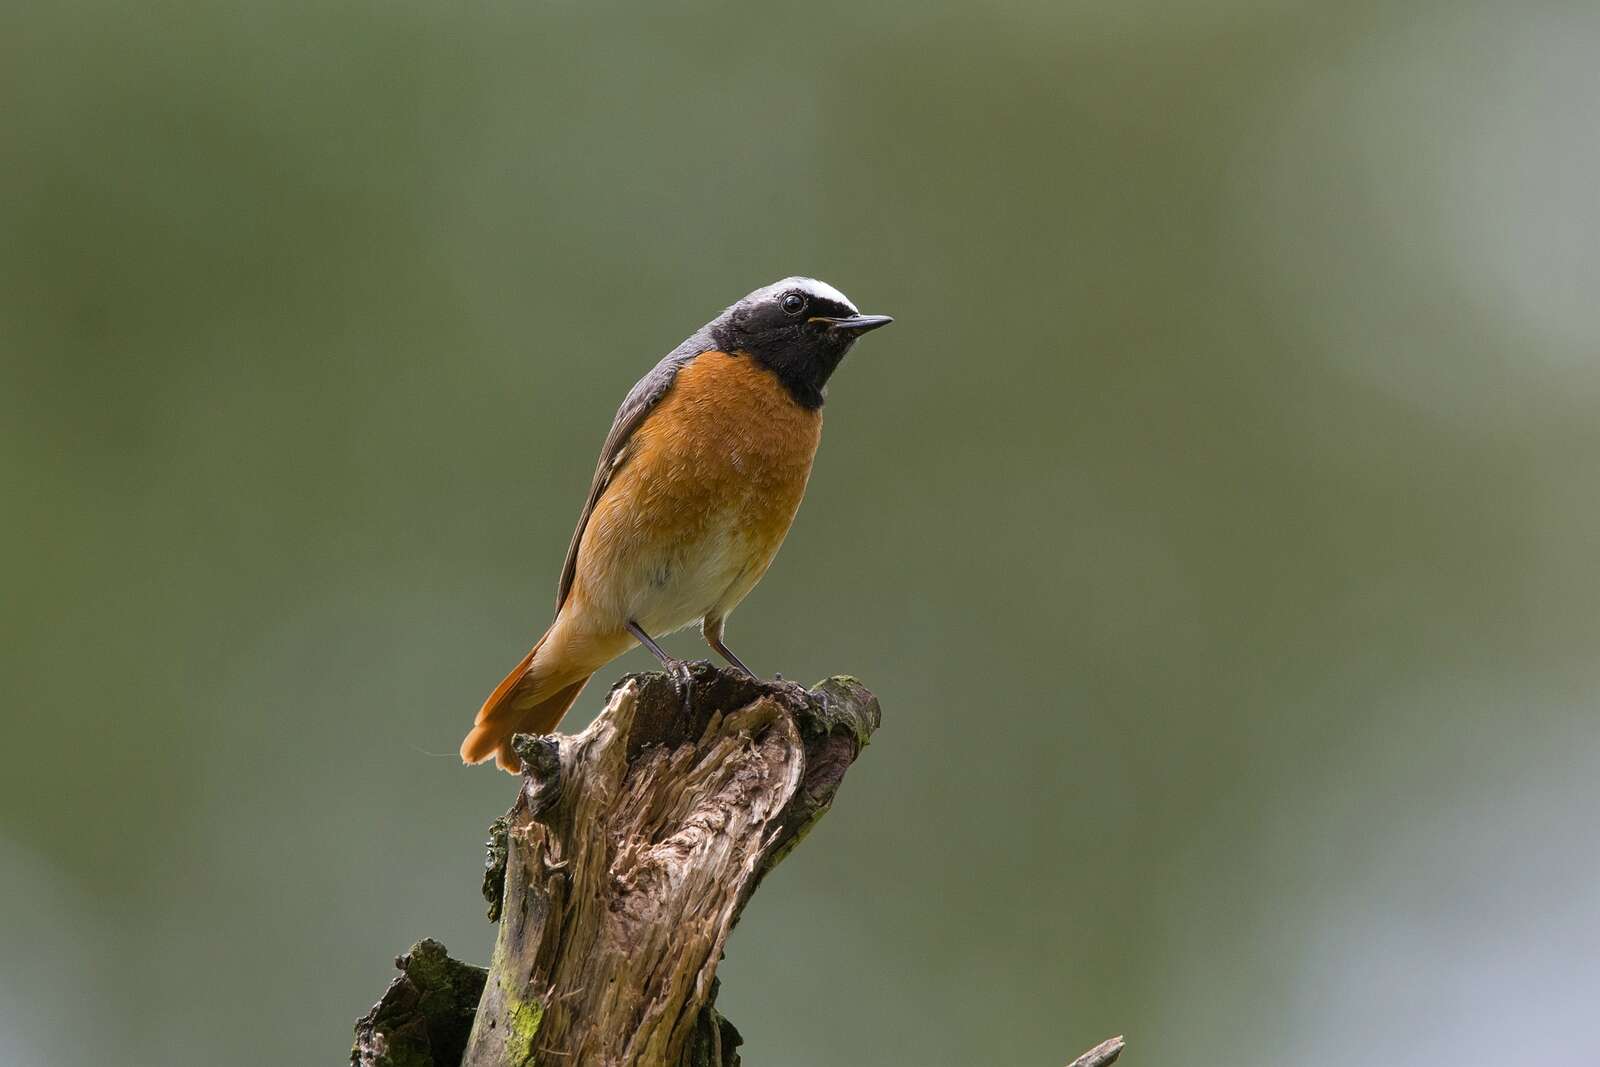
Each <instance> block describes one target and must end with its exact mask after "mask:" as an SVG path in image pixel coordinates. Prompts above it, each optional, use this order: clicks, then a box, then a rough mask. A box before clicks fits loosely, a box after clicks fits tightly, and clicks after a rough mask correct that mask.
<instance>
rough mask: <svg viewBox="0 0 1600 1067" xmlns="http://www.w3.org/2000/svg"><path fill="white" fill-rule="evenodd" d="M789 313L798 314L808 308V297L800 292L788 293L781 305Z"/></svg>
mask: <svg viewBox="0 0 1600 1067" xmlns="http://www.w3.org/2000/svg"><path fill="white" fill-rule="evenodd" d="M780 306H781V307H782V308H783V310H784V313H785V314H787V315H798V314H800V312H802V311H804V310H805V309H806V298H805V297H803V296H801V295H800V294H799V293H788V294H786V295H785V296H784V298H783V303H782V304H781V305H780Z"/></svg>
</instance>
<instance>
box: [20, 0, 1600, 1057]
mask: <svg viewBox="0 0 1600 1067" xmlns="http://www.w3.org/2000/svg"><path fill="white" fill-rule="evenodd" d="M1597 106H1600V9H1597V8H1596V7H1595V5H1593V4H1592V3H1586V2H1573V3H1569V4H1562V3H1528V4H1516V5H1513V4H1505V3H1492V2H1489V3H1471V2H1461V0H1449V2H1439V3H1416V2H1400V3H1397V2H1383V3H1360V2H1358V3H1287V2H1285V3H1267V2H1247V0H1234V2H1230V0H1211V2H1207V3H1197V4H1157V3H1150V2H1139V0H1132V2H1130V0H1080V2H1073V3H1064V2H1043V0H1040V2H1034V3H1005V4H1001V3H929V2H919V3H915V4H912V3H902V4H881V5H858V4H855V3H831V2H825V0H818V2H815V3H812V4H809V5H805V6H798V7H797V6H794V5H788V6H783V7H767V6H760V7H756V6H749V5H742V4H731V3H730V4H715V3H690V4H685V5H681V6H678V7H677V8H675V9H674V10H671V11H667V10H663V9H661V8H660V7H658V6H656V5H647V4H638V5H619V4H589V5H580V4H571V3H526V4H505V3H483V4H435V3H419V2H409V3H407V2H402V3H394V2H390V0H385V2H383V3H377V2H366V3H337V4H325V3H321V2H315V3H312V2H306V3H264V4H211V5H202V4H195V3H177V2H167V3H148V4H137V5H135V4H123V3H111V2H84V3H77V2H73V3H64V4H22V3H11V4H7V5H5V9H4V13H3V14H0V114H3V122H0V161H3V166H0V227H3V230H0V306H3V314H0V359H3V366H0V476H3V485H4V501H5V505H4V512H5V521H4V523H3V524H0V559H3V560H4V568H5V578H4V592H3V598H0V661H3V675H0V676H3V683H0V691H3V700H4V703H3V715H4V719H3V724H4V725H3V730H4V733H3V740H0V931H3V942H4V948H3V951H0V1061H3V1062H4V1063H6V1064H18V1065H33V1064H48V1065H56V1064H61V1065H72V1064H91V1063H94V1064H99V1063H119V1064H217V1063H238V1064H283V1063H314V1062H326V1063H333V1062H340V1061H341V1059H342V1057H343V1056H344V1054H345V1049H346V1048H347V1047H348V1041H349V1033H350V1026H351V1023H352V1021H353V1020H354V1019H355V1017H356V1016H357V1015H359V1014H360V1013H361V1012H362V1011H364V1010H365V1009H366V1007H367V1006H368V1005H369V1004H370V1003H371V1002H372V1001H373V1000H374V999H375V998H376V997H377V995H378V993H379V992H380V991H381V990H382V988H383V987H384V985H385V984H386V983H387V982H388V980H389V977H390V975H391V973H392V972H391V970H390V962H391V958H392V957H393V956H394V954H395V953H397V952H399V951H401V950H403V949H405V948H406V947H407V946H408V945H409V944H411V942H413V941H414V940H416V939H417V938H418V937H420V936H424V935H431V936H434V937H438V938H440V939H442V940H443V941H444V942H445V943H446V944H447V945H449V947H450V948H451V950H452V951H453V952H454V953H455V954H457V955H459V956H462V957H465V958H468V959H474V960H478V961H482V960H484V959H486V958H487V955H488V950H489V946H490V944H491V941H492V934H493V931H492V929H491V927H490V926H489V925H488V924H487V923H486V922H485V921H484V920H483V915H482V904H481V901H480V899H479V896H478V879H479V869H480V868H479V864H480V858H481V854H482V849H481V844H480V843H481V841H482V840H483V836H484V829H485V827H486V825H487V823H488V822H489V820H490V819H492V818H493V817H494V816H495V815H497V814H499V813H500V812H501V811H502V810H503V809H504V808H505V807H506V806H507V804H508V803H509V801H510V799H511V795H512V785H511V782H510V781H509V780H508V779H507V778H505V777H504V776H502V775H499V774H497V773H493V772H491V771H488V770H484V769H478V770H464V769H463V768H462V767H461V766H459V764H458V763H457V761H456V758H455V756H454V751H455V746H456V744H457V742H458V741H459V739H460V736H461V734H462V732H463V730H464V729H465V727H466V726H467V724H468V722H469V720H470V718H471V716H472V713H473V711H474V710H475V709H476V707H477V704H478V702H479V701H480V700H481V698H482V697H483V695H484V693H485V691H486V690H487V689H488V688H489V687H490V686H492V685H493V683H494V682H495V681H497V680H498V679H499V678H500V677H501V675H502V673H503V672H504V670H505V669H506V668H507V667H508V666H509V664H511V663H512V662H514V661H515V660H516V658H517V657H518V656H519V655H520V654H521V653H522V652H523V650H524V649H525V648H526V647H527V645H528V644H529V642H530V640H531V639H532V638H533V637H534V636H536V635H537V634H538V632H539V631H540V630H541V629H542V628H543V626H544V624H545V623H546V622H547V620H548V613H549V609H550V604H551V599H552V590H553V588H554V585H555V581H556V577H557V571H558V568H559V566H560V563H561V558H562V553H563V550H564V548H565V546H566V541H567V537H568V534H569V533H570V530H571V524H572V521H573V519H574V517H575V515H576V513H577V509H578V505H579V503H580V501H581V498H582V494H583V492H584V490H585V488H586V486H587V483H588V479H589V475H590V471H591V469H592V463H593V460H594V456H595V453H596V451H597V449H598V447H599V444H600V441H601V438H602V437H603V435H604V433H605V429H606V427H607V425H608V423H609V420H610V418H611V415H612V413H613V411H614V409H615V406H616V404H617V402H618V401H619V400H620V398H621V396H622V394H623V393H624V392H625V390H626V389H627V388H628V386H629V385H630V384H631V383H632V382H633V381H634V380H635V378H637V377H638V376H639V375H640V374H641V373H642V372H643V371H644V370H645V368H647V367H648V366H649V365H650V364H651V363H653V362H654V360H655V359H656V358H657V357H658V356H659V355H660V354H662V353H663V352H665V351H666V350H667V349H668V348H670V347H671V346H672V345H674V344H675V343H676V342H677V341H678V340H679V339H680V338H682V337H683V336H685V335H687V334H688V333H689V332H690V331H691V330H692V329H694V328H695V327H696V326H697V325H699V324H700V323H701V322H703V321H704V320H706V319H707V318H709V317H711V316H712V315H713V314H715V313H716V312H717V311H718V310H719V309H720V308H721V307H722V306H724V305H725V304H727V303H729V302H731V301H732V300H733V299H735V298H736V297H738V296H740V295H741V294H743V293H744V292H745V291H747V290H749V289H751V288H754V287H755V286H757V285H759V284H763V283H765V282H768V281H770V280H772V279H774V278H777V277H780V276H782V275H785V274H788V273H808V274H814V275H817V276H819V277H822V278H825V279H828V280H830V281H832V282H834V283H836V284H837V285H839V286H840V287H841V288H843V289H845V290H846V291H847V292H848V293H850V294H851V295H852V296H853V297H855V298H856V300H857V301H858V302H859V303H860V304H861V306H862V307H863V308H864V309H866V310H869V311H884V312H890V313H892V314H894V315H895V316H897V318H898V322H897V324H896V325H895V326H894V327H892V328H891V329H889V330H887V331H884V332H883V333H879V334H875V335H873V336H872V337H870V338H868V339H867V340H866V341H864V342H863V343H862V344H861V345H860V346H859V347H858V348H857V350H856V352H855V353H854V354H853V355H852V356H851V358H850V359H849V360H848V361H847V363H846V364H845V366H844V368H843V369H842V371H841V373H840V374H839V375H838V376H837V377H836V378H835V380H834V384H833V387H832V399H831V400H830V402H829V406H828V408H827V420H828V421H827V431H826V433H825V435H824V441H823V448H822V452H821V455H820V457H819V460H818V463H817V468H816V472H815V476H814V478H813V481H812V489H811V492H810V495H809V497H808V499H807V501H806V504H805V507H804V508H803V509H802V512H801V515H800V518H799V521H798V523H797V525H796V526H795V529H794V531H793V533H792V535H791V537H790V539H789V542H788V544H787V545H786V547H785V548H784V550H783V552H782V553H781V554H780V556H779V559H778V563H777V564H776V566H775V567H774V569H773V570H772V571H771V573H770V575H769V576H768V577H767V579H766V581H765V583H764V584H763V585H762V586H761V587H760V589H759V590H758V591H757V592H756V594H755V595H754V596H752V598H751V599H750V600H749V601H748V602H747V603H746V605H745V607H744V608H743V609H742V610H741V611H740V612H739V614H738V616H737V617H736V619H735V622H734V625H733V627H732V629H731V630H730V633H731V634H732V635H733V637H734V639H735V644H736V646H737V647H738V648H739V649H740V650H741V652H742V654H743V655H744V656H745V657H746V658H747V659H749V660H750V661H751V662H752V663H753V664H754V665H756V666H757V667H758V668H760V669H763V670H765V671H768V672H772V671H781V672H783V673H784V674H785V675H786V676H789V677H799V678H803V679H808V680H809V679H815V678H819V677H822V676H824V675H827V674H831V673H837V672H848V673H853V674H856V675H859V676H860V677H861V678H863V679H864V680H865V681H866V682H868V683H869V684H870V685H871V686H872V687H873V688H874V689H875V690H876V691H877V692H878V693H879V694H880V696H881V698H882V701H883V705H884V711H885V726H884V729H883V730H882V732H881V733H880V734H879V736H878V739H877V740H876V742H875V743H874V744H873V746H872V748H871V749H869V750H868V752H867V754H866V757H865V759H864V760H863V761H862V762H861V763H860V764H858V766H857V767H856V769H855V770H854V771H853V772H852V774H851V776H850V778H849V780H848V782H847V783H846V787H845V789H844V791H843V794H842V796H841V801H840V803H839V804H838V806H837V807H836V808H835V810H834V812H833V814H832V815H831V816H830V817H829V818H828V819H827V820H826V821H825V822H824V823H823V824H822V825H821V827H820V828H819V829H818V831H817V832H816V833H814V834H813V835H811V837H810V838H809V839H808V840H807V842H806V844H805V846H804V848H803V849H801V851H800V852H799V853H797V854H796V856H795V857H794V858H792V859H791V861H790V862H789V863H787V864H786V865H785V866H784V867H783V868H782V869H781V870H780V871H778V872H777V874H776V875H775V876H774V877H773V878H772V879H771V880H770V881H769V883H768V884H767V886H766V888H765V889H764V890H763V891H762V892H761V894H760V895H759V896H758V897H757V898H756V899H755V901H754V903H753V905H752V906H751V908H750V909H749V911H748V913H747V914H746V917H745V919H744V921H743V923H742V924H741V926H740V928H739V930H738V932H737V934H736V936H735V938H734V940H733V941H732V944H731V946H730V951H729V955H728V958H727V961H726V964H725V966H724V968H723V970H722V976H723V978H724V982H725V989H724V994H723V1000H722V1002H723V1006H724V1008H725V1010H726V1011H727V1013H728V1014H729V1015H730V1017H731V1018H732V1019H733V1020H734V1021H735V1022H736V1023H737V1025H738V1026H739V1027H740V1028H741V1029H742V1030H743V1032H744V1034H745V1036H746V1038H747V1041H748V1044H747V1046H746V1053H747V1056H748V1059H749V1061H750V1062H751V1063H754V1064H769V1065H791V1064H792V1065H809V1064H864V1065H872V1064H905V1063H917V1064H952V1065H954V1064H980V1063H1005V1064H1018V1065H1021V1064H1039V1065H1059V1064H1060V1063H1063V1062H1065V1061H1066V1060H1067V1059H1069V1058H1070V1057H1071V1056H1072V1055H1074V1054H1076V1053H1077V1052H1079V1051H1081V1050H1082V1049H1083V1048H1085V1047H1087V1046H1088V1045H1090V1044H1092V1043H1094V1042H1095V1041H1097V1040H1099V1039H1100V1038H1102V1037H1105V1036H1107V1035H1109V1034H1111V1033H1116V1032H1126V1033H1128V1034H1129V1035H1130V1036H1131V1039H1132V1042H1133V1044H1132V1046H1131V1051H1130V1053H1129V1054H1128V1062H1129V1063H1131V1064H1136V1065H1137V1064H1151V1065H1155V1064H1179V1063H1228V1064H1262V1065H1267V1064H1285V1063H1293V1064H1297V1065H1313V1067H1314V1065H1333V1064H1341V1065H1342V1064H1347V1063H1350V1062H1362V1061H1367V1060H1371V1059H1376V1058H1381V1059H1382V1060H1384V1061H1385V1062H1388V1063H1399V1064H1417V1065H1424V1064H1426V1065H1433V1064H1440V1063H1451V1064H1491V1063H1493V1064H1498V1063H1504V1062H1513V1061H1514V1062H1540V1063H1545V1064H1580V1063H1594V1062H1595V1061H1596V1060H1597V1059H1600V1015H1597V1014H1596V1012H1595V1010H1594V998H1595V994H1596V989H1597V984H1600V841H1597V835H1596V829H1595V828H1596V810H1595V809H1596V802H1597V799H1600V784H1597V783H1600V716H1597V713H1596V696H1597V688H1600V659H1597V656H1596V652H1597V646H1600V581H1597V576H1596V554H1597V548H1600V498H1597V493H1596V480H1597V469H1600V421H1597V417H1596V415H1597V404H1600V366H1597V362H1596V360H1597V354H1600V317H1597V315H1596V294H1597V293H1600V239H1597V232H1600V230H1597V226H1600V193H1597V190H1600V126H1597V124H1596V114H1597ZM671 647H673V648H674V649H676V650H679V651H680V652H681V653H683V654H692V655H696V656H698V655H701V654H703V653H702V651H701V646H700V645H699V644H698V638H697V637H695V636H694V635H692V634H689V635H682V636H680V637H678V638H676V639H674V640H673V641H672V642H671ZM649 663H650V661H649V660H648V659H647V658H645V657H644V656H643V655H641V654H639V653H637V652H636V653H633V654H630V656H629V657H628V658H627V659H626V660H624V661H622V662H619V663H618V664H617V665H615V666H614V667H613V668H612V669H611V670H610V671H609V672H608V673H607V674H606V675H604V676H603V677H602V678H601V679H600V680H599V681H598V683H597V686H596V687H595V688H594V689H593V690H591V691H590V693H589V694H587V695H586V696H585V698H584V700H583V701H582V703H581V704H580V706H579V711H578V714H577V715H576V716H575V718H574V720H572V725H581V724H582V723H583V722H585V721H587V719H588V718H589V717H590V716H592V715H593V713H594V711H595V710H596V709H597V706H598V704H599V702H600V699H601V696H602V695H603V693H604V692H605V688H606V684H607V682H608V680H609V679H611V678H614V677H616V676H617V675H618V674H620V673H622V672H623V671H625V670H630V669H643V668H646V667H648V666H649Z"/></svg>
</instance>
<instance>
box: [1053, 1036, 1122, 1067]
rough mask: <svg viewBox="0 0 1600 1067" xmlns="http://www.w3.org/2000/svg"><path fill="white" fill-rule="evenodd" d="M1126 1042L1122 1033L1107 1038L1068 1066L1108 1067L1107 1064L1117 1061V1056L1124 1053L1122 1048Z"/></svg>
mask: <svg viewBox="0 0 1600 1067" xmlns="http://www.w3.org/2000/svg"><path fill="white" fill-rule="evenodd" d="M1126 1044H1127V1042H1126V1041H1124V1040H1123V1039H1122V1035H1121V1034H1118V1035H1117V1036H1116V1037H1112V1038H1107V1039H1106V1040H1105V1041H1102V1042H1100V1043H1099V1044H1098V1045H1096V1046H1095V1047H1094V1048H1092V1049H1090V1050H1089V1051H1088V1052H1085V1053H1084V1054H1083V1055H1082V1056H1079V1057H1078V1058H1077V1059H1075V1060H1073V1061H1072V1062H1071V1063H1069V1064H1067V1067H1107V1064H1111V1063H1115V1062H1116V1061H1117V1057H1118V1056H1120V1055H1122V1048H1123V1046H1124V1045H1126Z"/></svg>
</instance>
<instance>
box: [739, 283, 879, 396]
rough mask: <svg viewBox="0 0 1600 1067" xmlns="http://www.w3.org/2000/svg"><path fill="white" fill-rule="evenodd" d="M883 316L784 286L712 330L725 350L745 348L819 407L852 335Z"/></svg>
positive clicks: (792, 389)
mask: <svg viewBox="0 0 1600 1067" xmlns="http://www.w3.org/2000/svg"><path fill="white" fill-rule="evenodd" d="M888 322H889V319H888V318H887V317H886V316H883V315H860V314H857V313H856V311H855V310H854V309H853V308H851V307H849V306H848V305H846V304H841V303H839V302H838V301H836V300H832V299H829V298H828V297H824V296H821V295H819V294H817V293H813V292H808V291H807V290H805V289H800V288H794V289H785V290H782V291H780V292H778V293H776V294H774V295H772V296H769V297H764V298H762V299H760V300H755V301H749V300H746V301H741V302H740V303H738V304H736V305H734V307H733V308H732V309H730V310H729V312H728V314H727V315H725V316H724V317H723V318H722V320H721V321H720V322H718V323H716V324H715V326H714V327H713V332H714V335H715V337H716V341H717V344H718V346H719V347H720V348H722V349H723V350H724V351H727V352H748V353H749V354H750V355H752V356H754V357H755V358H756V359H758V360H760V361H761V362H762V363H763V364H765V365H766V366H768V367H770V368H772V370H773V371H774V372H775V373H776V374H777V375H778V377H779V379H781V380H782V381H783V384H784V385H786V386H788V388H789V392H790V393H792V394H793V395H794V398H795V400H797V401H798V402H799V403H801V404H803V405H805V406H806V407H809V408H815V407H821V406H822V396H823V393H822V389H823V386H825V385H827V383H828V378H829V376H830V375H832V374H833V372H834V370H835V368H837V367H838V366H839V362H840V361H841V360H843V359H844V356H845V353H846V352H848V351H850V346H851V345H853V344H855V341H856V338H857V337H860V336H861V335H862V334H863V333H865V332H867V331H868V330H872V329H876V328H877V327H879V326H883V325H886V324H887V323H888Z"/></svg>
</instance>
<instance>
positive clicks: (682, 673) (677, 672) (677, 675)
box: [666, 659, 694, 715]
mask: <svg viewBox="0 0 1600 1067" xmlns="http://www.w3.org/2000/svg"><path fill="white" fill-rule="evenodd" d="M666 667H667V674H669V675H670V676H671V677H672V684H673V685H675V686H677V687H678V698H679V699H680V700H681V701H682V702H683V713H684V714H685V715H687V714H689V713H690V712H691V711H693V710H694V670H693V669H692V668H691V667H690V666H689V664H687V663H685V662H684V661H683V660H681V659H675V660H672V661H671V662H669V663H668V664H667V665H666Z"/></svg>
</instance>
